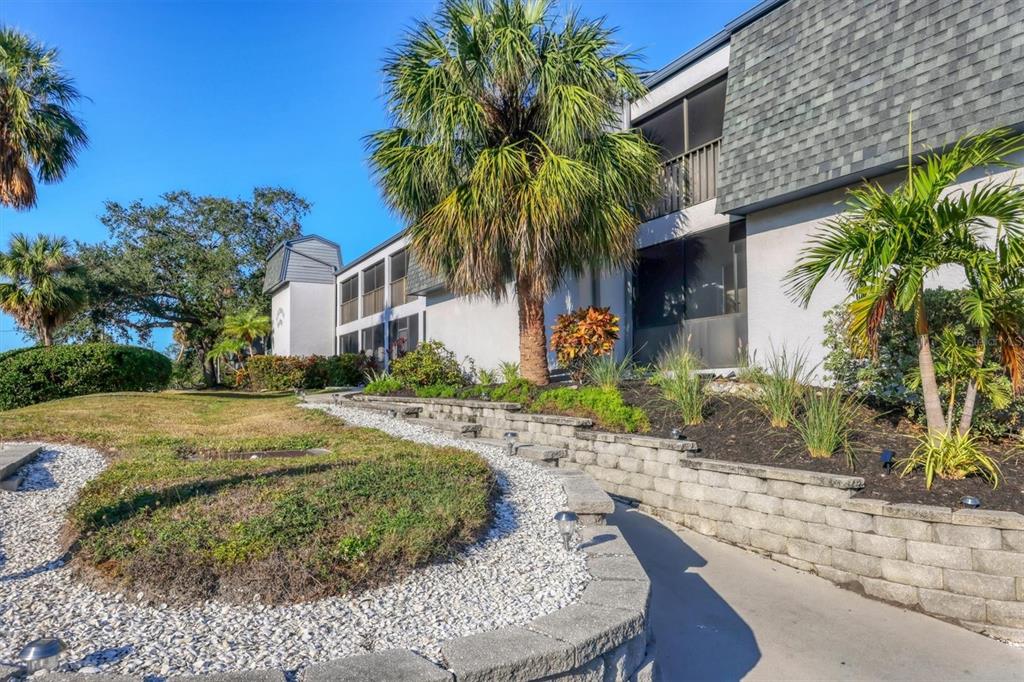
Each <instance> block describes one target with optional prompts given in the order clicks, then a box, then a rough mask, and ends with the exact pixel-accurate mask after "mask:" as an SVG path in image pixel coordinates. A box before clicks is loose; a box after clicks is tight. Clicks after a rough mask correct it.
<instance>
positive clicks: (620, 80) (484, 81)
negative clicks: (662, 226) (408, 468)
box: [368, 0, 659, 384]
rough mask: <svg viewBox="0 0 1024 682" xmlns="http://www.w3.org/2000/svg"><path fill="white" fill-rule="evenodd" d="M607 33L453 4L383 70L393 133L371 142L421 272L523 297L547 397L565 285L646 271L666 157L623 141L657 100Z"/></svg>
mask: <svg viewBox="0 0 1024 682" xmlns="http://www.w3.org/2000/svg"><path fill="white" fill-rule="evenodd" d="M613 33H614V31H613V30H612V29H609V28H606V27H605V26H604V24H603V23H602V22H601V21H590V20H585V19H582V18H581V17H580V16H578V15H577V14H576V13H575V12H570V13H569V14H568V15H566V16H564V17H562V18H559V17H557V16H556V15H555V9H554V6H553V4H552V3H551V2H549V1H548V0H531V1H527V0H444V2H443V3H442V5H441V7H440V9H439V10H438V12H437V14H436V16H435V17H434V19H433V20H432V21H430V22H420V23H419V24H417V25H416V26H415V27H414V28H413V29H411V30H410V32H409V33H408V34H407V35H406V36H405V38H404V39H403V41H402V42H401V44H400V45H399V46H398V48H397V49H396V50H395V51H393V52H392V53H390V54H389V55H388V57H387V59H386V63H385V66H384V73H385V87H386V90H387V101H388V110H389V113H390V115H391V117H392V120H393V127H392V128H390V129H387V130H382V131H379V132H377V133H375V134H373V135H372V136H371V137H370V138H369V141H368V146H369V150H370V161H371V164H372V166H373V168H374V170H375V172H376V175H377V179H378V181H379V183H380V185H381V188H382V191H383V194H384V196H385V198H386V200H387V201H388V203H389V204H390V205H391V207H392V208H393V209H394V210H396V211H397V212H398V213H399V214H401V215H402V216H403V217H404V218H405V219H406V220H407V221H408V222H409V224H410V225H409V235H410V241H411V244H412V247H413V250H414V253H415V255H416V257H417V259H418V260H419V262H420V263H421V264H422V265H423V266H424V267H425V268H426V269H427V270H428V271H430V272H431V273H433V274H435V275H439V276H441V277H442V278H443V280H444V281H445V282H446V284H447V285H448V287H449V289H450V290H451V291H453V293H456V294H484V295H489V296H491V297H492V298H494V299H495V300H502V299H503V298H505V297H506V296H507V295H508V288H509V285H510V284H511V285H512V287H513V288H514V292H515V295H516V300H517V304H518V307H519V355H520V365H521V367H522V373H523V376H524V377H525V378H526V379H528V380H530V381H532V382H534V383H536V384H546V383H547V382H548V359H547V339H546V336H545V329H544V302H545V299H546V298H547V296H548V295H549V294H550V292H551V291H552V290H553V289H554V288H555V287H557V286H558V285H559V283H561V282H562V281H563V280H564V278H565V277H567V276H569V275H576V274H580V273H582V272H584V271H586V270H587V269H588V268H593V269H594V270H598V269H601V268H608V267H618V266H622V265H625V264H628V263H630V262H631V261H632V259H633V258H634V254H635V248H634V239H635V236H636V230H637V226H638V224H639V221H638V215H639V213H640V211H641V209H642V208H643V207H645V206H647V205H648V204H649V203H650V202H651V201H652V200H653V199H654V198H655V197H656V196H657V193H658V183H657V171H658V163H659V158H658V152H657V149H656V148H655V147H654V146H653V145H651V144H649V143H648V142H646V141H645V140H644V139H643V137H641V135H640V134H639V133H638V132H636V131H625V132H624V131H620V130H619V129H620V128H621V110H622V106H623V102H628V101H630V100H631V99H634V98H636V97H638V96H640V95H641V94H642V93H643V92H644V86H643V84H642V83H641V81H640V78H639V77H638V76H637V74H636V72H635V71H634V70H633V68H632V65H631V63H632V55H630V54H628V53H625V52H623V51H622V50H621V49H619V47H618V46H617V45H616V43H615V42H614V40H613Z"/></svg>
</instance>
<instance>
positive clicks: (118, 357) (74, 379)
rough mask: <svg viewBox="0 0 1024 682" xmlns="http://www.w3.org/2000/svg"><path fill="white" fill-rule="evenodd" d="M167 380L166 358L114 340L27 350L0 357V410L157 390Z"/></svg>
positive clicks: (162, 386)
mask: <svg viewBox="0 0 1024 682" xmlns="http://www.w3.org/2000/svg"><path fill="white" fill-rule="evenodd" d="M170 378H171V361H170V359H169V358H168V357H167V356H165V355H163V354H161V353H157V352H156V351H154V350H150V349H148V348H139V347H136V346H122V345H118V344H113V343H83V344H76V345H67V346H48V347H38V348H30V349H27V350H24V351H22V352H19V353H14V354H9V355H7V356H6V357H5V358H4V359H3V360H2V361H0V409H2V410H9V409H13V408H16V407H23V406H25V405H32V404H35V403H41V402H45V401H48V400H57V399H59V398H71V397H74V396H79V395H86V394H89V393H112V392H115V391H157V390H160V389H163V388H166V387H167V382H168V381H169V380H170Z"/></svg>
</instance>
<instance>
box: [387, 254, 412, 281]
mask: <svg viewBox="0 0 1024 682" xmlns="http://www.w3.org/2000/svg"><path fill="white" fill-rule="evenodd" d="M407 264H408V252H407V251H406V250H405V249H403V250H401V251H399V252H398V253H396V254H395V255H393V256H392V257H391V281H392V282H394V281H395V280H398V279H402V278H403V277H405V270H406V265H407Z"/></svg>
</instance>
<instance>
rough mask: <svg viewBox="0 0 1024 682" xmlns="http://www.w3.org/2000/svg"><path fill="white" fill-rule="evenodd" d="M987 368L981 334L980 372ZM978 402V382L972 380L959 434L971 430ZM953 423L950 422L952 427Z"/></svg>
mask: <svg viewBox="0 0 1024 682" xmlns="http://www.w3.org/2000/svg"><path fill="white" fill-rule="evenodd" d="M984 366H985V334H984V332H983V333H982V334H981V339H980V340H979V341H978V372H981V368H982V367H984ZM977 400H978V380H977V379H971V381H970V382H969V383H968V384H967V393H966V394H965V395H964V411H963V413H962V414H961V415H960V425H959V426H958V427H957V429H956V430H957V432H958V433H959V434H960V435H961V436H962V435H964V434H965V433H967V432H968V431H970V430H971V422H972V421H973V420H974V404H975V402H976V401H977ZM952 425H953V422H950V426H951V427H952Z"/></svg>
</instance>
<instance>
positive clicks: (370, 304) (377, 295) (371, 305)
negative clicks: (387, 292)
mask: <svg viewBox="0 0 1024 682" xmlns="http://www.w3.org/2000/svg"><path fill="white" fill-rule="evenodd" d="M382 310H384V287H380V288H378V289H374V290H373V291H367V292H366V293H365V294H363V317H366V316H367V315H373V314H374V313H379V312H380V311H382Z"/></svg>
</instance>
